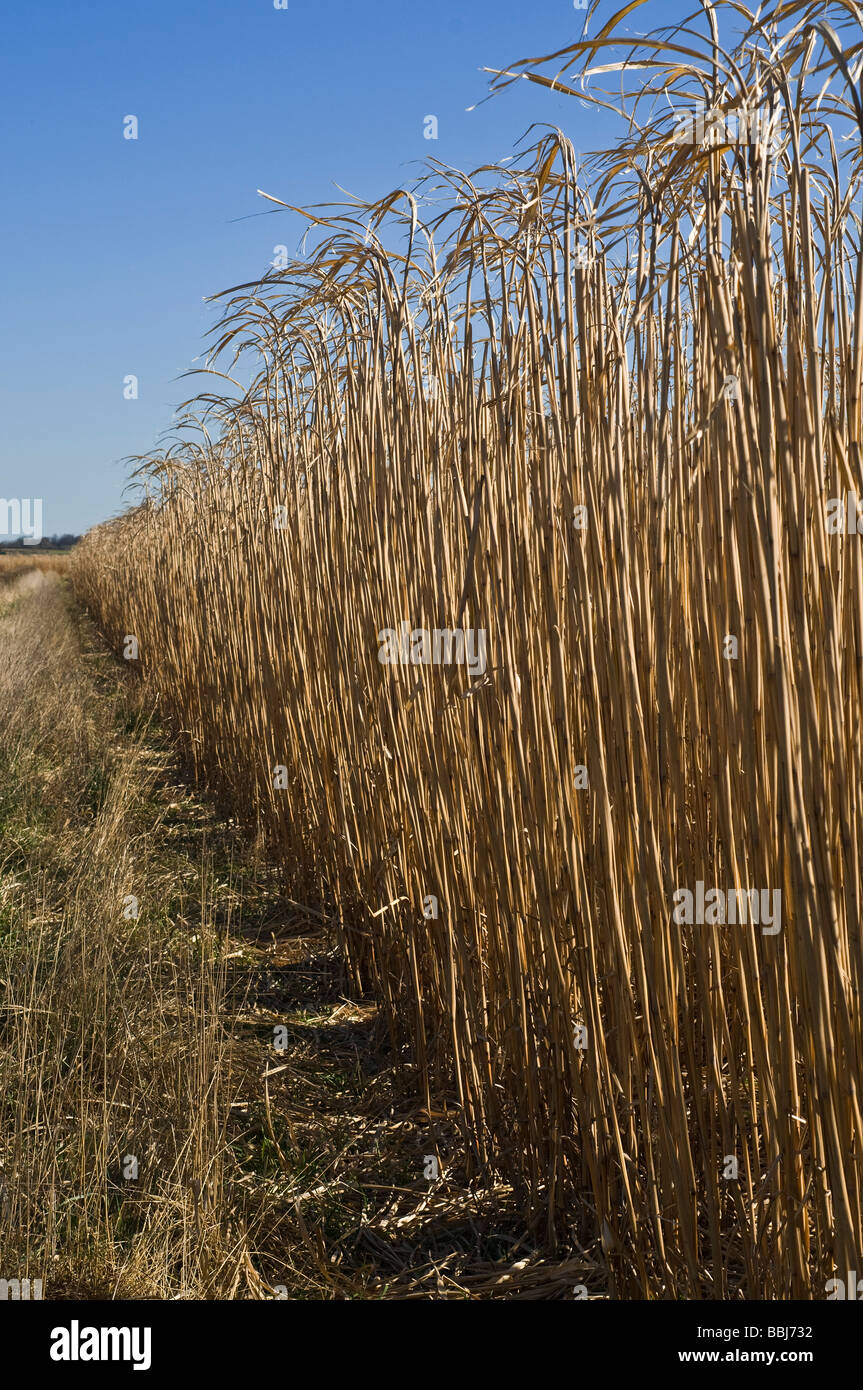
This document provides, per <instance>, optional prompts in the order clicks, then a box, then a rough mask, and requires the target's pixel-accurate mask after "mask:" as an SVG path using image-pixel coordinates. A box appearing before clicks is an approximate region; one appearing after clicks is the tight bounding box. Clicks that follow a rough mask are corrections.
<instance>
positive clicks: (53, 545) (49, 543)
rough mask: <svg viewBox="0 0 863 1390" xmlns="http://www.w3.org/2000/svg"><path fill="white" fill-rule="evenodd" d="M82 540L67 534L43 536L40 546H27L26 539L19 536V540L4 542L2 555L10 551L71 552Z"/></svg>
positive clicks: (1, 546) (0, 553)
mask: <svg viewBox="0 0 863 1390" xmlns="http://www.w3.org/2000/svg"><path fill="white" fill-rule="evenodd" d="M80 539H81V537H80V536H73V535H72V534H71V533H69V532H67V533H66V534H65V535H62V536H43V537H42V539H41V541H39V543H38V545H32V544H31V545H25V543H24V537H23V536H19V537H18V539H17V540H14V541H4V542H3V543H2V545H0V555H4V554H6V553H8V551H10V550H25V551H26V550H71V548H72V546H73V545H74V544H75V542H76V541H79V540H80Z"/></svg>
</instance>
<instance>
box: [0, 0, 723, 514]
mask: <svg viewBox="0 0 863 1390" xmlns="http://www.w3.org/2000/svg"><path fill="white" fill-rule="evenodd" d="M620 7H622V0H621V3H620V5H615V4H611V5H604V6H603V7H602V11H601V14H602V15H604V16H605V17H606V18H607V17H608V16H609V15H611V14H613V13H614V11H615V10H616V9H617V8H620ZM649 8H650V13H651V15H652V17H653V18H654V20H655V21H657V22H671V21H672V20H673V19H674V18H675V17H679V16H680V15H681V14H683V13H685V12H686V11H687V10H689V9H690V8H695V5H694V3H693V4H692V5H691V6H689V5H686V6H685V7H684V5H683V4H682V3H681V0H660V3H653V4H652V5H651V6H650V7H649ZM584 18H585V16H584V13H583V12H582V11H579V10H575V9H574V8H573V4H572V0H530V3H524V2H523V0H435V3H433V4H424V3H413V4H411V3H408V0H368V2H367V3H365V4H357V3H352V2H351V0H330V3H320V0H289V8H288V9H287V10H276V9H275V8H274V6H273V3H272V0H209V3H192V0H147V2H146V3H140V4H118V3H116V0H111V2H110V3H109V0H86V3H77V4H75V3H73V4H69V3H61V0H43V2H42V3H31V4H16V5H10V6H7V7H6V10H5V13H4V23H3V27H4V44H3V46H4V50H5V52H4V56H3V58H2V60H0V77H2V81H0V120H2V128H3V130H4V132H5V140H4V146H5V153H4V160H3V175H2V183H3V206H4V211H3V231H2V241H3V256H2V266H3V269H2V297H0V323H2V331H0V497H6V498H11V497H19V498H26V497H41V498H43V499H44V515H43V531H44V533H45V534H46V535H47V534H51V533H60V532H65V531H73V532H78V531H82V530H85V529H86V528H87V527H88V526H90V525H93V524H94V523H96V522H98V521H100V520H103V519H104V518H106V517H108V516H110V515H113V514H114V513H116V512H117V511H118V510H119V509H120V508H121V507H122V505H124V504H123V496H122V494H123V488H124V485H125V482H126V470H125V468H124V466H123V465H122V463H121V460H122V458H123V457H124V456H126V455H129V454H134V453H141V452H144V451H146V450H148V449H150V448H151V447H152V446H153V445H154V444H155V443H156V441H157V439H158V437H159V435H160V434H161V432H162V431H163V430H164V429H165V428H166V427H167V426H168V425H169V423H170V419H171V414H172V411H173V409H174V407H175V406H176V405H178V404H179V403H180V402H181V401H182V400H183V399H184V398H185V397H186V396H187V395H190V394H192V391H193V389H194V388H193V383H192V382H190V381H188V380H187V381H178V380H177V377H178V374H179V373H180V372H181V371H183V370H184V369H186V368H187V367H189V366H191V365H192V361H193V359H194V358H195V357H196V355H197V354H198V353H199V352H200V351H201V350H202V346H203V334H204V332H205V330H206V328H207V327H208V326H209V324H210V323H211V321H212V319H213V316H214V310H213V307H212V306H208V305H206V304H204V303H203V298H204V296H205V295H209V294H213V293H215V292H217V291H218V290H220V289H224V288H225V287H227V286H229V285H232V284H237V283H239V282H241V281H244V280H248V279H252V278H254V277H256V276H257V275H259V274H260V273H261V272H262V271H263V270H264V269H265V267H266V265H267V263H268V261H270V260H271V259H272V256H273V247H274V246H275V245H276V244H277V243H285V244H286V245H287V246H288V248H289V250H290V252H291V253H293V252H294V251H295V250H296V249H297V247H298V243H299V237H300V232H301V229H302V223H301V219H299V218H298V217H296V216H295V215H294V214H291V213H282V212H280V213H278V214H277V215H275V216H266V217H262V216H259V217H249V214H254V213H259V212H262V211H263V210H264V209H265V208H266V207H267V204H266V203H264V201H263V200H262V199H259V198H257V197H256V193H255V190H256V189H257V188H263V189H265V190H266V191H267V192H270V193H273V194H275V195H276V196H278V197H282V198H285V199H287V200H289V201H291V202H293V203H298V204H300V205H304V206H305V205H308V204H311V203H316V202H322V201H328V200H330V199H334V198H338V197H339V196H340V195H339V194H338V192H337V190H336V189H335V187H334V184H335V183H339V184H341V185H342V186H343V187H345V188H347V189H349V190H350V191H352V192H354V193H356V194H358V195H360V196H362V197H369V198H376V197H380V196H381V195H383V194H385V193H386V192H388V191H389V190H390V189H392V188H395V187H397V186H399V185H400V184H403V183H405V182H406V181H412V180H413V178H414V177H416V176H417V175H418V174H419V172H420V171H419V166H418V165H416V164H412V163H411V162H412V161H421V160H423V159H424V158H426V157H428V156H429V155H432V156H434V157H436V158H438V159H441V160H443V161H445V162H447V163H451V164H454V165H457V166H459V167H462V168H471V167H475V166H477V165H479V164H482V163H486V162H489V161H493V160H496V159H499V158H501V157H502V156H504V155H507V154H509V153H511V151H512V148H513V145H514V144H515V142H516V141H517V140H518V139H519V137H520V136H521V135H522V134H523V133H524V132H525V130H526V129H527V127H528V125H529V124H530V123H531V122H532V121H537V120H539V121H546V122H549V123H551V124H557V125H560V126H561V127H562V128H563V129H564V130H565V131H566V133H567V134H568V135H569V137H570V138H571V139H572V141H573V143H574V144H575V146H576V148H578V149H583V150H589V149H592V148H596V146H597V145H598V144H599V143H601V139H602V131H601V129H600V124H598V119H597V116H596V114H595V113H593V112H590V111H588V110H585V109H584V108H582V107H581V106H580V105H579V103H578V102H577V101H576V100H573V99H572V98H566V97H563V96H556V95H553V94H551V93H548V92H545V91H543V90H540V89H539V88H537V87H534V86H533V84H530V83H527V82H522V83H519V84H517V85H516V86H515V87H514V88H512V89H511V90H510V91H508V92H505V93H503V94H502V95H500V96H498V97H496V98H495V99H494V100H492V101H490V102H487V103H486V104H485V105H481V106H479V108H478V109H477V110H475V111H473V112H467V111H466V109H465V108H466V107H468V106H470V105H472V104H473V103H474V102H476V101H478V100H480V99H481V98H483V97H484V96H485V95H486V93H487V82H488V78H487V77H486V75H485V74H483V73H481V72H480V71H479V70H478V69H479V68H481V67H482V66H490V67H494V66H500V67H502V66H504V65H505V64H506V63H507V62H512V61H515V60H516V59H518V58H521V57H528V56H536V55H540V54H544V53H547V52H550V51H553V50H554V49H556V48H560V47H563V46H564V45H565V44H567V43H569V42H571V41H573V40H574V39H576V38H578V37H579V36H580V34H581V30H582V27H583V23H584ZM639 21H640V16H639V15H638V12H636V13H635V14H634V15H633V16H632V23H633V25H635V26H638V27H642V25H641V24H640V22H639ZM592 28H593V29H594V32H595V28H594V26H592ZM428 114H434V115H436V116H437V117H438V120H439V138H438V140H437V141H429V140H425V139H424V138H423V118H424V117H425V116H426V115H428ZM127 115H135V116H137V117H138V120H139V123H140V125H139V138H138V140H137V141H132V140H125V139H124V138H123V118H124V117H125V116H127ZM234 219H247V220H239V221H237V220H234ZM127 374H134V375H135V376H137V377H138V379H139V392H140V394H139V398H138V399H137V400H129V401H127V400H124V398H123V379H124V377H126V376H127Z"/></svg>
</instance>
